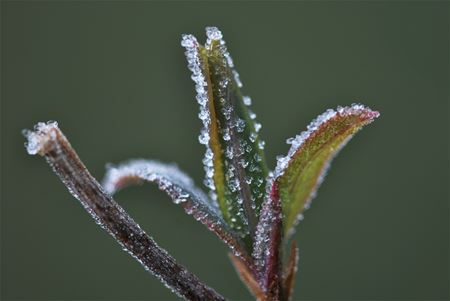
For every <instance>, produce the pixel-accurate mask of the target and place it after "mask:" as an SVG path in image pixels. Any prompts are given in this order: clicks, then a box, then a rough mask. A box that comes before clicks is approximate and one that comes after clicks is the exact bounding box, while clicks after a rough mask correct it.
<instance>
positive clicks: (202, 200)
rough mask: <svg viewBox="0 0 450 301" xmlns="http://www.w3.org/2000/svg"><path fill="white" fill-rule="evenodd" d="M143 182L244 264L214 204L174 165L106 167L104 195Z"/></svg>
mask: <svg viewBox="0 0 450 301" xmlns="http://www.w3.org/2000/svg"><path fill="white" fill-rule="evenodd" d="M143 181H145V182H152V183H156V184H158V187H159V188H160V189H161V190H163V191H165V192H166V193H167V194H168V195H169V196H170V197H171V199H172V200H173V202H174V203H175V204H179V205H181V206H182V207H183V209H184V210H185V211H186V213H188V214H190V215H192V216H193V217H194V218H195V219H196V220H197V221H199V222H201V223H202V224H203V225H205V226H206V227H207V228H208V229H209V230H211V231H212V232H214V233H215V234H216V235H217V236H218V237H219V238H221V239H222V240H223V241H224V242H225V243H227V244H228V245H229V246H230V247H231V248H232V250H233V252H234V253H235V254H236V255H237V256H240V257H241V258H244V259H245V260H248V259H246V254H245V251H244V244H243V242H242V241H241V240H240V238H238V236H239V235H237V234H236V233H234V231H233V230H232V229H231V228H230V227H229V226H228V225H227V223H226V222H225V221H224V220H223V218H222V216H221V213H220V210H219V208H218V207H217V206H216V203H215V202H213V201H211V200H210V199H209V198H208V197H207V196H206V195H205V194H204V192H203V191H201V190H200V189H198V188H197V187H196V186H195V185H194V183H193V181H192V179H191V178H190V177H188V176H187V175H186V174H185V173H183V172H182V171H180V170H179V169H178V168H177V167H176V165H173V164H163V163H160V162H157V161H150V160H133V161H129V162H126V163H122V164H120V165H118V166H112V165H109V166H108V169H107V173H106V175H105V179H104V181H103V187H104V189H105V191H106V192H108V193H110V194H114V193H115V192H116V191H117V190H120V189H122V188H123V187H125V186H127V185H129V184H132V183H140V182H143Z"/></svg>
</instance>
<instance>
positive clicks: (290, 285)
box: [283, 241, 298, 300]
mask: <svg viewBox="0 0 450 301" xmlns="http://www.w3.org/2000/svg"><path fill="white" fill-rule="evenodd" d="M297 269H298V247H297V246H296V244H295V241H293V242H292V244H291V254H290V255H289V260H288V262H287V264H286V267H285V269H284V272H283V292H284V296H285V299H286V300H290V299H291V298H292V293H293V292H294V284H295V275H296V274H297Z"/></svg>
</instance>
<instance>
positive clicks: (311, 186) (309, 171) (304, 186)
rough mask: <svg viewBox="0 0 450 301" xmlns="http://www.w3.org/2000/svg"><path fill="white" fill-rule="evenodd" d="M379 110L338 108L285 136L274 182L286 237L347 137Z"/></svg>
mask: <svg viewBox="0 0 450 301" xmlns="http://www.w3.org/2000/svg"><path fill="white" fill-rule="evenodd" d="M378 116H379V113H378V112H376V111H372V110H370V109H369V108H366V107H364V106H363V105H359V104H353V105H352V106H350V107H338V109H337V111H334V110H327V111H326V112H325V113H323V114H322V115H320V116H319V117H317V119H315V120H314V121H313V122H312V123H311V124H310V125H309V126H308V129H307V130H306V131H304V132H302V133H301V134H300V135H297V136H296V137H295V138H292V139H288V140H287V142H288V143H290V144H292V146H291V148H290V150H289V153H288V155H287V156H286V157H280V158H278V162H277V167H276V169H275V173H274V177H273V180H274V183H273V185H278V187H279V193H280V197H281V201H282V207H283V216H284V217H283V226H284V232H285V235H286V237H289V236H290V234H292V232H293V229H294V226H295V224H296V223H297V221H298V220H299V219H301V218H302V212H303V210H304V209H307V208H308V207H309V205H310V202H311V199H312V198H313V197H314V196H315V194H316V191H317V189H318V187H319V185H320V184H321V183H322V180H323V177H324V175H325V172H326V170H327V168H328V167H329V165H330V163H331V160H332V159H333V158H334V156H335V155H336V154H337V153H338V152H339V150H340V149H341V148H342V147H343V146H344V145H345V144H346V143H347V142H348V141H349V140H350V138H351V137H352V136H353V135H354V134H355V133H356V132H357V131H358V130H360V129H361V128H362V127H363V126H364V125H366V124H368V123H371V122H372V121H373V120H374V119H375V118H377V117H378Z"/></svg>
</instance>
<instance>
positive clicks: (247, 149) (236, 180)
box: [183, 27, 267, 236]
mask: <svg viewBox="0 0 450 301" xmlns="http://www.w3.org/2000/svg"><path fill="white" fill-rule="evenodd" d="M206 36H207V40H206V43H205V45H204V46H202V45H200V44H198V42H197V40H194V39H192V38H190V37H183V45H184V47H185V48H186V53H185V54H186V58H187V60H188V68H189V69H190V70H191V71H192V79H193V81H194V82H195V84H196V92H197V96H196V98H197V101H198V103H199V104H200V114H199V118H200V119H201V120H202V122H203V129H204V130H207V133H208V135H206V134H203V133H202V134H201V136H200V139H199V140H200V141H201V142H202V143H204V144H205V145H206V146H207V148H208V149H210V150H211V152H212V155H213V158H211V160H203V163H204V165H205V166H204V169H205V173H206V179H205V184H206V185H207V187H208V188H210V189H211V190H214V191H215V193H216V196H217V202H218V206H219V208H220V210H221V212H222V214H223V217H224V219H225V220H226V221H227V222H229V223H230V225H231V226H232V227H233V229H235V230H239V231H237V232H239V233H240V234H242V235H244V236H246V235H248V234H249V232H250V230H249V228H248V227H247V226H249V227H250V228H252V229H253V228H254V227H255V224H256V214H257V213H255V212H254V210H252V208H258V210H259V208H260V204H261V202H262V193H263V191H261V190H259V188H258V193H257V194H253V193H252V191H253V189H252V188H251V187H250V186H251V185H253V183H252V182H251V184H248V183H247V181H246V180H245V179H246V177H247V178H262V179H264V180H265V177H266V172H267V167H266V166H265V160H264V159H263V158H264V153H263V152H262V149H261V148H260V146H261V145H263V143H260V142H259V139H258V137H257V134H256V131H257V130H258V128H260V125H259V124H256V127H255V124H254V122H253V119H254V118H255V114H254V113H251V114H250V113H249V111H248V108H247V107H248V106H249V105H251V100H250V98H248V97H243V94H242V93H241V92H240V91H239V89H240V88H241V87H242V83H241V80H240V78H239V74H238V72H237V71H236V70H235V69H234V64H233V60H232V58H231V56H230V54H229V53H228V50H227V47H226V44H225V41H224V40H223V35H222V33H221V32H220V30H218V29H217V28H216V27H208V28H206ZM255 154H257V156H255ZM251 162H253V163H251ZM231 167H234V168H235V169H236V171H235V172H233V173H228V172H227V170H229V169H230V168H231ZM264 186H265V185H263V188H262V190H264ZM240 200H242V204H241V202H240ZM255 202H256V203H258V206H256V204H255ZM231 217H234V218H236V219H237V222H236V223H231ZM249 221H250V223H249ZM238 227H239V228H238ZM252 231H253V230H252Z"/></svg>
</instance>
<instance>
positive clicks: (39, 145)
mask: <svg viewBox="0 0 450 301" xmlns="http://www.w3.org/2000/svg"><path fill="white" fill-rule="evenodd" d="M55 129H58V123H57V122H56V121H48V122H39V123H38V124H36V125H35V126H34V129H33V131H31V130H24V131H22V133H23V135H24V136H25V138H27V142H26V143H25V147H26V149H27V152H28V154H30V155H36V154H37V153H39V152H41V151H42V150H43V149H44V147H45V145H46V144H47V142H48V141H50V140H54V139H56V131H55Z"/></svg>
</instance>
